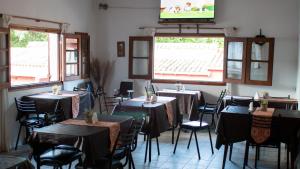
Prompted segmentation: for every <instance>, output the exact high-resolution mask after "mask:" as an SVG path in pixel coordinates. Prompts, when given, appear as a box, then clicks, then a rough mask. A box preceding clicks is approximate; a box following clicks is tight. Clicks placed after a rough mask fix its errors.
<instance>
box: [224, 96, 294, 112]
mask: <svg viewBox="0 0 300 169" xmlns="http://www.w3.org/2000/svg"><path fill="white" fill-rule="evenodd" d="M231 99H238V100H251V99H253V101H254V104H256V105H257V106H259V104H260V101H261V100H267V101H268V104H269V107H275V108H283V109H293V110H297V109H298V100H297V99H295V98H289V97H271V96H269V97H266V98H263V97H259V98H257V99H255V98H254V97H251V96H238V95H232V96H231V95H226V96H224V98H223V101H224V105H225V106H226V105H228V104H230V101H231Z"/></svg>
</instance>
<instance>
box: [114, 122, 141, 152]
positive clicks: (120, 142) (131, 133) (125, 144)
mask: <svg viewBox="0 0 300 169" xmlns="http://www.w3.org/2000/svg"><path fill="white" fill-rule="evenodd" d="M136 133H137V130H136V128H135V127H134V125H133V122H132V123H131V125H130V128H129V130H128V132H121V131H120V132H119V134H118V139H117V140H116V142H115V143H114V147H113V151H112V154H114V152H115V150H116V149H127V150H128V151H130V150H131V146H132V143H133V140H134V137H135V136H136Z"/></svg>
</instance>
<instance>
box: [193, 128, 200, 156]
mask: <svg viewBox="0 0 300 169" xmlns="http://www.w3.org/2000/svg"><path fill="white" fill-rule="evenodd" d="M194 136H195V139H196V146H197V152H198V158H199V160H200V159H201V157H200V151H199V145H198V139H197V134H196V131H194Z"/></svg>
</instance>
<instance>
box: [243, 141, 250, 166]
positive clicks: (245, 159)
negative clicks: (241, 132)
mask: <svg viewBox="0 0 300 169" xmlns="http://www.w3.org/2000/svg"><path fill="white" fill-rule="evenodd" d="M248 155H249V142H248V141H246V147H245V155H244V164H243V169H245V167H246V165H248Z"/></svg>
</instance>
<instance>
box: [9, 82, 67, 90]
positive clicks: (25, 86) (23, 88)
mask: <svg viewBox="0 0 300 169" xmlns="http://www.w3.org/2000/svg"><path fill="white" fill-rule="evenodd" d="M60 84H62V82H60V81H56V82H49V83H35V84H27V85H20V86H11V87H10V88H9V89H8V91H20V90H28V89H35V88H41V87H49V86H52V85H60Z"/></svg>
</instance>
